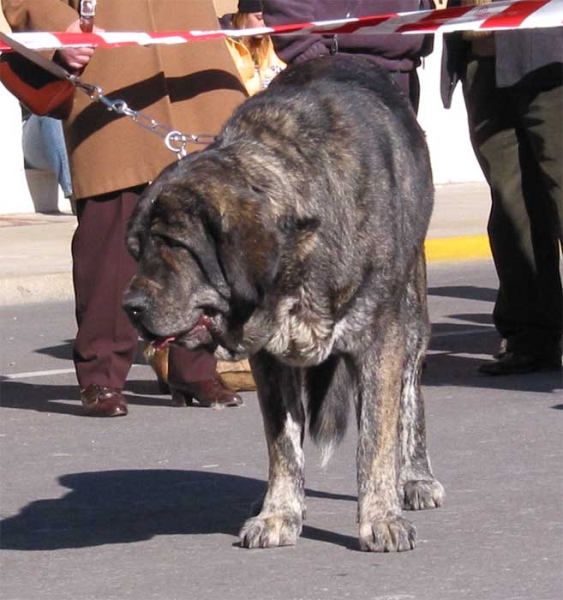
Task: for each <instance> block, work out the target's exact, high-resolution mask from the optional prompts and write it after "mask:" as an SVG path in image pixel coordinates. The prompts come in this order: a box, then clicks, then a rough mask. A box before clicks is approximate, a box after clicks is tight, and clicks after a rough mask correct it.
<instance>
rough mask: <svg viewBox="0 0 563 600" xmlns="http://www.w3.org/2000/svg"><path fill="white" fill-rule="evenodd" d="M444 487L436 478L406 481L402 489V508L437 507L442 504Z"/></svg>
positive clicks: (420, 508)
mask: <svg viewBox="0 0 563 600" xmlns="http://www.w3.org/2000/svg"><path fill="white" fill-rule="evenodd" d="M444 498H445V492H444V487H443V486H442V484H441V483H440V482H439V481H438V480H437V479H418V480H412V481H407V482H406V483H405V485H404V489H403V508H405V509H407V510H424V509H426V508H439V507H440V506H442V504H444Z"/></svg>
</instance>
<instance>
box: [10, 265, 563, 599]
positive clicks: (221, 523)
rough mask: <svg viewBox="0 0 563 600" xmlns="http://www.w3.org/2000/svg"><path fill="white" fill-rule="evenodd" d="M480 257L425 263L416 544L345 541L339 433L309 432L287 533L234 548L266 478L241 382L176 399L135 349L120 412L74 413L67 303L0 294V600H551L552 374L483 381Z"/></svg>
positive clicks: (562, 585)
mask: <svg viewBox="0 0 563 600" xmlns="http://www.w3.org/2000/svg"><path fill="white" fill-rule="evenodd" d="M495 287H496V277H495V274H494V269H493V267H492V265H491V263H490V262H488V261H482V262H476V263H450V264H434V265H431V267H430V270H429V291H430V311H431V319H432V323H433V340H432V344H431V349H430V352H429V356H428V359H427V368H426V370H425V372H424V378H423V379H424V390H425V397H426V403H427V423H428V437H429V446H430V452H431V456H432V461H433V467H434V470H435V472H436V475H437V476H438V478H439V479H440V480H441V481H442V483H443V484H444V486H445V488H446V494H447V497H446V504H445V506H444V507H443V508H441V509H439V510H433V511H425V512H418V513H410V514H409V515H408V517H409V518H411V519H412V520H413V521H414V523H415V524H416V526H417V529H418V536H419V544H418V547H417V548H416V550H414V551H412V552H406V553H401V554H368V553H363V552H360V551H359V547H358V542H357V537H356V535H357V531H356V529H357V526H356V523H355V517H356V505H355V500H356V491H355V471H354V456H355V440H356V434H355V432H354V431H353V429H352V428H351V429H350V431H349V432H348V435H347V438H346V440H345V442H344V443H343V445H342V447H341V448H340V449H339V450H338V451H337V452H336V453H335V455H334V456H333V458H332V460H331V462H330V463H329V465H328V466H327V467H326V468H325V469H321V467H320V464H319V463H320V460H319V456H318V455H317V453H316V451H315V449H314V447H312V445H311V444H310V443H309V442H306V456H307V460H308V468H307V482H306V489H307V497H308V515H307V521H306V524H305V527H304V531H303V535H302V537H301V539H300V540H299V543H298V545H297V546H296V547H291V548H282V549H272V550H252V551H249V550H244V549H241V548H239V547H238V544H237V532H238V528H239V526H240V525H241V524H242V522H243V521H244V519H245V518H246V516H247V514H248V509H249V505H250V504H251V502H252V501H253V500H255V499H256V498H257V497H258V496H259V495H260V494H261V492H262V491H263V490H264V486H265V483H264V481H265V477H266V471H267V458H266V448H265V443H264V439H263V434H262V424H261V417H260V414H259V410H258V406H257V402H256V397H255V395H254V394H246V395H245V399H246V406H245V407H243V408H241V409H227V410H223V411H212V410H209V409H198V408H186V409H178V408H172V407H170V406H169V405H168V400H167V399H166V398H165V397H163V396H159V395H158V392H157V389H156V385H155V383H154V382H153V380H152V377H151V373H150V371H149V369H148V368H147V367H146V366H143V365H136V366H134V367H133V369H132V371H131V377H130V382H129V384H128V392H129V393H130V408H131V412H130V415H129V416H128V417H126V418H122V419H110V420H103V419H102V420H98V419H88V418H84V417H81V416H79V415H80V410H79V404H78V401H77V399H76V398H77V394H76V385H75V380H74V375H73V372H72V364H71V362H70V357H71V345H70V344H71V342H70V340H71V339H72V337H73V335H74V324H73V309H72V306H71V305H70V304H68V303H61V304H38V305H28V306H17V307H4V308H2V309H0V330H1V331H2V337H3V344H2V353H1V355H0V369H1V371H0V372H1V373H2V374H3V375H4V378H3V381H2V382H1V383H0V394H1V407H0V417H1V422H0V467H1V473H0V484H1V488H0V490H1V491H0V494H1V495H0V519H1V521H0V539H1V546H2V549H1V550H0V569H1V570H0V598H1V599H2V600H127V599H132V600H180V599H181V600H191V599H193V600H321V599H322V600H341V599H343V598H350V599H353V600H360V599H362V600H462V599H463V600H465V599H467V600H560V599H561V598H562V597H563V575H562V573H563V572H562V565H561V557H562V554H561V552H562V549H563V525H562V524H563V496H562V493H561V491H562V489H563V488H562V485H563V466H562V465H563V460H562V459H563V442H562V440H563V436H562V433H563V398H562V394H561V391H562V382H561V376H560V375H557V374H531V375H526V376H518V377H508V378H488V377H486V376H480V375H478V374H477V373H476V366H477V365H478V364H479V363H480V362H481V361H482V360H484V359H486V358H488V356H489V355H490V354H491V353H493V352H494V351H495V350H496V346H497V344H498V339H497V336H496V334H495V332H494V330H493V329H492V327H491V323H490V313H491V310H492V302H493V300H494V291H495Z"/></svg>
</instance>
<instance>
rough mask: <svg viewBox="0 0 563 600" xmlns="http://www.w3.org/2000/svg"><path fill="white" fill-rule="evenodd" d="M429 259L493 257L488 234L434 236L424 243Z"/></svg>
mask: <svg viewBox="0 0 563 600" xmlns="http://www.w3.org/2000/svg"><path fill="white" fill-rule="evenodd" d="M424 249H425V251H426V260H427V261H439V260H444V261H445V260H475V259H480V258H490V257H491V247H490V246H489V238H488V237H487V236H486V235H460V236H456V237H445V238H434V239H431V240H426V242H425V243H424Z"/></svg>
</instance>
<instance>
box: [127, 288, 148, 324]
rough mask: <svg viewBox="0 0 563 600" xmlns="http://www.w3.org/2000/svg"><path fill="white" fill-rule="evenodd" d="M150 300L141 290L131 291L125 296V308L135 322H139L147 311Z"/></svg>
mask: <svg viewBox="0 0 563 600" xmlns="http://www.w3.org/2000/svg"><path fill="white" fill-rule="evenodd" d="M147 305H148V298H147V295H146V294H145V292H143V291H142V290H140V289H129V290H128V291H127V292H125V294H124V296H123V308H124V309H125V311H126V312H127V314H128V315H129V317H131V318H132V319H134V320H139V319H140V318H141V316H142V314H143V313H144V312H145V310H146V309H147Z"/></svg>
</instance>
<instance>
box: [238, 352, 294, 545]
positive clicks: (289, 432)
mask: <svg viewBox="0 0 563 600" xmlns="http://www.w3.org/2000/svg"><path fill="white" fill-rule="evenodd" d="M250 362H251V366H252V373H253V375H254V377H255V379H256V384H257V388H258V398H259V401H260V408H261V411H262V418H263V420H264V430H265V433H266V441H267V444H268V456H269V476H268V490H267V492H266V495H265V497H264V499H263V501H262V508H261V510H260V513H259V514H258V515H257V516H255V517H252V518H250V519H248V520H247V521H246V523H245V524H244V526H243V528H242V530H241V532H240V539H241V544H242V545H243V546H245V547H246V548H269V547H272V546H291V545H294V544H295V543H296V541H297V538H298V537H299V535H300V533H301V528H302V522H303V515H304V512H305V492H304V474H303V468H304V457H303V448H302V445H303V435H304V426H305V413H304V410H303V405H302V402H301V371H300V369H295V368H290V367H287V366H285V365H282V364H281V363H278V362H277V361H276V360H275V359H274V358H273V357H272V356H271V355H269V354H267V353H265V352H261V353H259V354H258V355H256V356H253V357H251V359H250Z"/></svg>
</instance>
